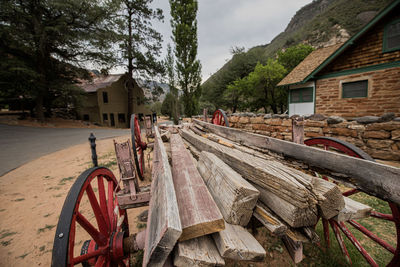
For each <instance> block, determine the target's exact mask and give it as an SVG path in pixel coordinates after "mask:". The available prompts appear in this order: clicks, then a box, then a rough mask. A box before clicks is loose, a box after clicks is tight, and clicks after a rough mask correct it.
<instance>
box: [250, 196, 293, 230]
mask: <svg viewBox="0 0 400 267" xmlns="http://www.w3.org/2000/svg"><path fill="white" fill-rule="evenodd" d="M253 215H254V217H255V218H256V219H257V220H259V221H260V222H261V223H262V225H264V226H265V228H267V229H268V230H269V231H270V232H271V233H272V234H273V235H276V236H283V235H284V234H286V231H287V229H288V228H287V227H286V225H285V224H284V223H282V222H281V220H280V219H278V218H277V217H276V216H274V215H273V214H272V212H271V211H270V210H269V209H268V208H267V207H266V206H265V205H264V204H263V203H262V202H258V203H257V205H256V208H255V209H254V213H253Z"/></svg>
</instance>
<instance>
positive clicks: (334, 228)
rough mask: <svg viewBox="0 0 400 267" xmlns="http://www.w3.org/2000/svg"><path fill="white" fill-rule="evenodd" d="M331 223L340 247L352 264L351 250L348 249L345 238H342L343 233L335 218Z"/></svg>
mask: <svg viewBox="0 0 400 267" xmlns="http://www.w3.org/2000/svg"><path fill="white" fill-rule="evenodd" d="M329 223H330V225H331V227H332V229H333V233H334V234H335V237H336V240H337V242H338V244H339V247H340V249H341V250H342V253H343V255H344V257H345V259H346V261H347V262H348V263H349V264H350V265H351V258H350V255H349V252H348V251H347V248H346V245H345V244H344V240H343V238H342V235H341V234H340V231H339V227H338V225H337V223H336V222H335V221H334V220H329Z"/></svg>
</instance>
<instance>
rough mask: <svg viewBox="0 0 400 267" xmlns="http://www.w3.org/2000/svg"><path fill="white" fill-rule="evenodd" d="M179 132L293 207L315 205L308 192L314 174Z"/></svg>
mask: <svg viewBox="0 0 400 267" xmlns="http://www.w3.org/2000/svg"><path fill="white" fill-rule="evenodd" d="M181 134H182V136H183V137H184V138H185V139H186V140H187V141H189V142H190V143H191V144H192V145H193V146H195V147H196V148H197V149H198V150H200V151H208V152H211V153H214V154H215V155H216V156H217V157H219V158H220V159H221V160H223V161H224V162H225V163H226V164H228V165H229V166H230V167H231V168H232V169H234V170H235V171H236V172H238V173H239V174H240V175H242V176H243V177H244V178H245V179H247V180H250V181H251V182H254V183H255V184H257V185H259V186H261V187H262V188H267V189H268V190H270V191H271V192H273V193H274V194H276V195H277V196H279V197H280V198H282V199H285V200H286V201H287V202H290V203H292V204H293V205H295V206H296V207H300V208H308V207H309V206H315V203H316V202H317V200H316V196H315V195H313V194H311V193H310V190H311V189H312V184H313V179H314V177H312V176H310V175H308V174H305V173H303V172H300V171H298V170H296V169H293V168H290V167H287V166H285V165H283V164H282V163H280V162H277V161H273V160H266V159H262V158H259V157H255V156H253V155H250V154H247V153H244V152H241V151H239V150H237V149H233V148H229V147H226V146H223V145H220V144H218V143H215V142H213V141H210V140H208V139H206V138H203V137H200V136H198V135H196V134H194V133H192V132H190V131H187V130H181Z"/></svg>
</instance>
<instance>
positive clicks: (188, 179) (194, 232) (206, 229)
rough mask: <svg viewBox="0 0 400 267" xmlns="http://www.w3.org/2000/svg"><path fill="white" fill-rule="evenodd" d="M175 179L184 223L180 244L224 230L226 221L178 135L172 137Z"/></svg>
mask: <svg viewBox="0 0 400 267" xmlns="http://www.w3.org/2000/svg"><path fill="white" fill-rule="evenodd" d="M171 157H172V177H173V180H174V185H175V191H176V198H177V200H178V207H179V214H180V218H181V223H182V235H181V237H180V238H179V240H180V241H184V240H188V239H191V238H195V237H199V236H203V235H207V234H211V233H215V232H218V231H221V230H223V229H225V226H224V220H223V218H222V215H221V212H220V211H219V209H218V207H217V204H215V202H214V199H213V198H212V196H211V194H210V192H209V191H208V189H207V186H206V184H205V183H204V181H203V179H202V178H201V176H200V174H199V172H198V171H197V169H196V165H195V164H194V162H193V160H192V156H191V154H190V152H189V150H187V149H186V148H185V146H184V144H183V140H182V138H181V137H180V135H179V134H173V135H171Z"/></svg>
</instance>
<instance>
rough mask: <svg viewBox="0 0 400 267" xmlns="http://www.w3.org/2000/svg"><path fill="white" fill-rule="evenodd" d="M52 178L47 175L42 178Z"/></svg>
mask: <svg viewBox="0 0 400 267" xmlns="http://www.w3.org/2000/svg"><path fill="white" fill-rule="evenodd" d="M51 178H52V177H51V176H49V175H46V176H45V177H44V179H51Z"/></svg>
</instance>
